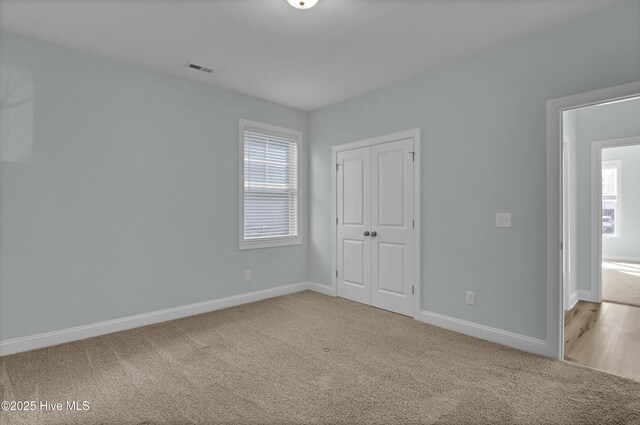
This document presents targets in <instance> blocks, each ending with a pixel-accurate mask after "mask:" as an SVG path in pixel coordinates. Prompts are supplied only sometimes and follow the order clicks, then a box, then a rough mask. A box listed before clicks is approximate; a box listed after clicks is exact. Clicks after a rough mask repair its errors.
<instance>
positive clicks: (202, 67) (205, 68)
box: [187, 63, 213, 74]
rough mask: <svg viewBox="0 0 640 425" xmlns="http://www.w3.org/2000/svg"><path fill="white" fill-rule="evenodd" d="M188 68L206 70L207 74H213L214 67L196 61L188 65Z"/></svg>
mask: <svg viewBox="0 0 640 425" xmlns="http://www.w3.org/2000/svg"><path fill="white" fill-rule="evenodd" d="M187 68H191V69H195V70H196V71H202V72H206V73H207V74H213V69H211V68H207V67H206V66H202V65H198V64H195V63H190V64H189V65H187Z"/></svg>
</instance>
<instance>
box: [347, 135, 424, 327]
mask: <svg viewBox="0 0 640 425" xmlns="http://www.w3.org/2000/svg"><path fill="white" fill-rule="evenodd" d="M337 161H338V167H337V170H338V171H337V173H338V174H337V179H336V181H337V188H336V189H337V191H336V194H337V226H336V227H337V229H336V230H337V235H336V236H337V237H336V242H337V250H336V251H337V267H338V270H337V276H338V277H337V289H338V296H339V297H343V298H347V299H350V300H353V301H357V302H361V303H364V304H369V305H372V306H374V307H379V308H383V309H385V310H390V311H393V312H396V313H400V314H404V315H408V316H413V305H414V303H413V293H414V291H413V285H414V282H413V270H414V267H413V261H414V254H413V250H414V232H413V226H414V221H413V220H414V217H413V210H414V209H413V201H414V200H413V185H414V180H413V138H408V139H403V140H397V141H393V142H387V143H381V144H376V145H373V146H368V147H363V148H358V149H351V150H344V151H338V152H337Z"/></svg>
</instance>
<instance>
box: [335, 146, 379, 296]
mask: <svg viewBox="0 0 640 425" xmlns="http://www.w3.org/2000/svg"><path fill="white" fill-rule="evenodd" d="M338 164H339V165H338V176H337V185H338V187H337V189H338V190H337V198H338V199H337V219H338V224H337V255H338V279H337V283H338V296H340V297H343V298H347V299H350V300H353V301H358V302H361V303H365V304H371V238H370V237H367V236H364V232H365V230H368V229H369V226H370V224H371V148H368V147H367V148H361V149H352V150H348V151H343V152H338Z"/></svg>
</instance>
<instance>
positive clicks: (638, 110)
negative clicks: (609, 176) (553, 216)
mask: <svg viewBox="0 0 640 425" xmlns="http://www.w3.org/2000/svg"><path fill="white" fill-rule="evenodd" d="M576 113H577V116H576V128H577V139H576V150H577V154H576V156H575V160H576V169H577V178H576V182H577V187H576V192H575V193H576V194H577V202H578V205H577V224H576V225H577V229H576V238H577V240H576V251H577V255H578V256H577V271H578V272H577V276H578V282H577V285H578V289H584V290H590V289H591V231H592V229H591V144H592V143H593V142H600V141H604V140H611V139H620V138H626V137H634V136H640V99H635V100H629V101H626V102H619V103H612V104H607V105H601V106H592V107H588V108H580V109H578V110H577V111H576ZM623 177H624V176H623ZM636 181H637V182H638V183H636V184H635V185H633V183H630V182H628V183H627V185H629V184H632V185H633V186H635V190H636V191H637V190H638V188H639V187H640V181H638V180H636ZM633 186H632V187H633ZM632 190H633V189H632ZM632 228H633V227H632ZM608 239H609V238H607V237H604V238H603V245H602V248H603V254H604V252H605V251H606V250H607V249H609V248H610V247H611V245H610V244H609V243H608Z"/></svg>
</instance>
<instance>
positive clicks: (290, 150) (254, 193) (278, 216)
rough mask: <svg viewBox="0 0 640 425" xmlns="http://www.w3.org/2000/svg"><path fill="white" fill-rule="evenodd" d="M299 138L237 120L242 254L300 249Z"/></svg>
mask: <svg viewBox="0 0 640 425" xmlns="http://www.w3.org/2000/svg"><path fill="white" fill-rule="evenodd" d="M301 146H302V133H301V132H299V131H296V130H289V129H286V128H280V127H274V126H271V125H267V124H261V123H257V122H252V121H247V120H240V224H241V225H240V249H252V248H267V247H274V246H284V245H296V244H301V243H302V235H301V233H300V227H301V226H300V219H301V214H300V205H302V200H301V191H300V187H301V184H300V172H299V171H300V158H301V156H302V152H301Z"/></svg>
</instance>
